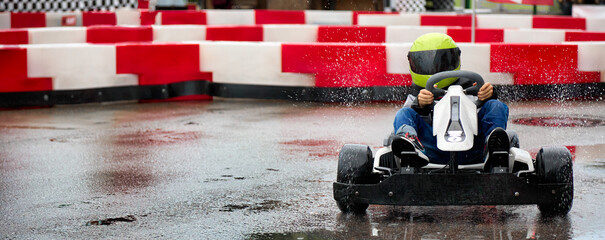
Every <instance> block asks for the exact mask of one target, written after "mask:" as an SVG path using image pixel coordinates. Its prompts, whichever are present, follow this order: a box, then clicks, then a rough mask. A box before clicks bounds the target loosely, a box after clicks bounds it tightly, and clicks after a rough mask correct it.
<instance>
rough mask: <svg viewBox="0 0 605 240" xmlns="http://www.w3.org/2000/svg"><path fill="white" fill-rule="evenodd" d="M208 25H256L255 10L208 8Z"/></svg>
mask: <svg viewBox="0 0 605 240" xmlns="http://www.w3.org/2000/svg"><path fill="white" fill-rule="evenodd" d="M206 19H207V21H206V24H207V25H254V24H255V23H256V19H255V15H254V10H237V9H234V10H206Z"/></svg>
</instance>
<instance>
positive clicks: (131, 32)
mask: <svg viewBox="0 0 605 240" xmlns="http://www.w3.org/2000/svg"><path fill="white" fill-rule="evenodd" d="M151 41H153V30H152V28H151V27H150V26H141V27H120V26H93V27H88V28H87V29H86V42H88V43H122V42H151Z"/></svg>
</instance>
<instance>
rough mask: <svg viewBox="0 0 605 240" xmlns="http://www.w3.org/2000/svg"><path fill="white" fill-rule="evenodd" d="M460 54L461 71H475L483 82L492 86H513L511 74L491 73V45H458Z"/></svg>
mask: <svg viewBox="0 0 605 240" xmlns="http://www.w3.org/2000/svg"><path fill="white" fill-rule="evenodd" d="M457 45H458V47H459V48H460V51H461V52H462V53H461V54H460V69H461V70H468V71H473V72H476V73H478V74H479V75H481V77H483V80H485V81H486V82H489V83H491V84H498V85H512V84H513V82H514V79H513V76H512V74H510V73H492V72H490V62H491V54H490V47H491V46H490V44H472V43H458V44H457Z"/></svg>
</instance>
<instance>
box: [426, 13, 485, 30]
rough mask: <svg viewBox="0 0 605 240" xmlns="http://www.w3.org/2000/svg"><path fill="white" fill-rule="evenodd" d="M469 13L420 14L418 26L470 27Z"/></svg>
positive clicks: (471, 20) (471, 18)
mask: <svg viewBox="0 0 605 240" xmlns="http://www.w3.org/2000/svg"><path fill="white" fill-rule="evenodd" d="M472 22H473V17H472V16H471V15H420V26H448V27H471V26H472V25H473V24H472Z"/></svg>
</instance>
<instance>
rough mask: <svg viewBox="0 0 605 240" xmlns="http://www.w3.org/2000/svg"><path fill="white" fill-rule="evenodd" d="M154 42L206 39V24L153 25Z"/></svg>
mask: <svg viewBox="0 0 605 240" xmlns="http://www.w3.org/2000/svg"><path fill="white" fill-rule="evenodd" d="M151 28H152V29H153V41H154V42H182V41H204V40H206V26H202V25H152V26H151Z"/></svg>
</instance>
